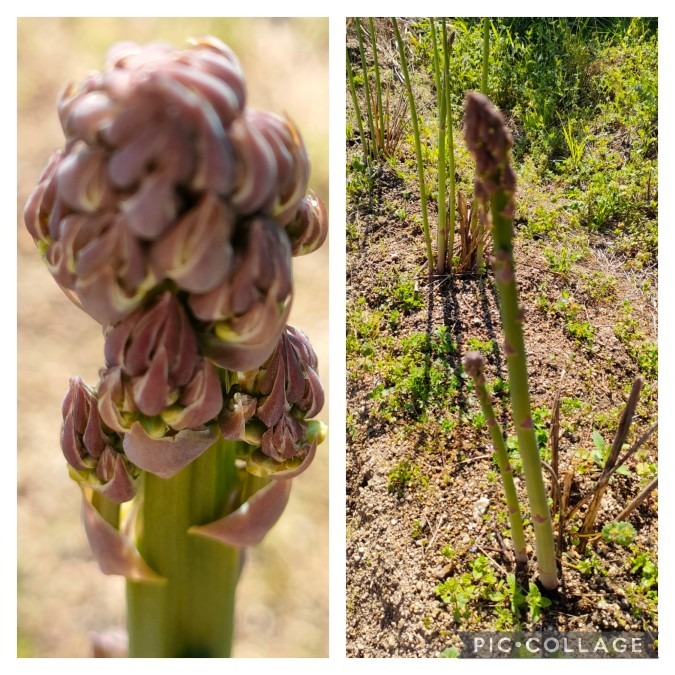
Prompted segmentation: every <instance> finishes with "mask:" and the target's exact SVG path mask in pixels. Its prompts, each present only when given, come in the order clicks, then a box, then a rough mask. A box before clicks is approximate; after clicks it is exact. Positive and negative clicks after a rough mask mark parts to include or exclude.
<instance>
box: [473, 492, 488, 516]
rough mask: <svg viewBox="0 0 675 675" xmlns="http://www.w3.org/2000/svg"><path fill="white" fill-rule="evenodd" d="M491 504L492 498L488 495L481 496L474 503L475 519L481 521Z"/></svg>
mask: <svg viewBox="0 0 675 675" xmlns="http://www.w3.org/2000/svg"><path fill="white" fill-rule="evenodd" d="M488 506H490V500H489V499H488V498H487V497H481V498H480V499H478V500H476V501H475V502H474V503H473V519H474V520H476V521H478V522H480V519H481V518H482V516H483V514H484V513H485V512H486V511H487V508H488Z"/></svg>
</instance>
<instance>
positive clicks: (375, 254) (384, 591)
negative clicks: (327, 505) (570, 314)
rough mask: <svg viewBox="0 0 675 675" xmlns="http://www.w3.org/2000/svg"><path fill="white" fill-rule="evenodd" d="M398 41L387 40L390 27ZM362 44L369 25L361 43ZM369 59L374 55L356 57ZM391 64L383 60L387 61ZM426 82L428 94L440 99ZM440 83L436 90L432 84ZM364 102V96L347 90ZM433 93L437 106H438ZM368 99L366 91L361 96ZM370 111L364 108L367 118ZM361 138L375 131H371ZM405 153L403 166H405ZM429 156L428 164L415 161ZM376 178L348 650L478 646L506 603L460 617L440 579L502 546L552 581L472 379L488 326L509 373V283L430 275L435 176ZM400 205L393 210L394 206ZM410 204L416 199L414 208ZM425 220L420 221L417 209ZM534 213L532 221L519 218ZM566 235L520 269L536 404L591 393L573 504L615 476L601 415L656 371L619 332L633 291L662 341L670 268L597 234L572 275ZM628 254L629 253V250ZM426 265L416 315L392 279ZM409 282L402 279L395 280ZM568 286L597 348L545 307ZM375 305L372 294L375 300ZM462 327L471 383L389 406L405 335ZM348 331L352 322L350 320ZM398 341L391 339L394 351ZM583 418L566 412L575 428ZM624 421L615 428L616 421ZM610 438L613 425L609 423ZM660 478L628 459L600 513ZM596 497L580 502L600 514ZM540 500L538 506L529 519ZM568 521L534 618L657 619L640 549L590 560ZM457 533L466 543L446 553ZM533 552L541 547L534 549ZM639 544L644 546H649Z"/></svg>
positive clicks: (353, 448)
mask: <svg viewBox="0 0 675 675" xmlns="http://www.w3.org/2000/svg"><path fill="white" fill-rule="evenodd" d="M383 42H385V40H383ZM348 44H351V46H352V51H354V50H355V49H356V50H357V47H356V45H355V41H354V39H353V36H351V37H350V38H349V40H348ZM353 56H354V58H353V60H352V62H353V63H356V62H357V59H358V51H356V52H355V54H353ZM380 66H381V67H383V66H382V60H381V63H380ZM431 91H432V90H431V86H430V84H429V86H428V88H427V93H426V95H425V94H424V93H420V96H421V99H420V101H419V105H420V107H424V106H425V104H428V101H429V99H430V97H431V95H432V94H431ZM425 96H426V97H427V98H425ZM347 97H348V100H349V105H348V108H350V106H351V98H350V97H349V91H348V90H347ZM425 101H426V103H425ZM362 103H363V102H362ZM353 115H354V113H353V110H351V108H350V109H349V111H348V119H353ZM354 136H355V138H358V134H357V133H356V131H355V132H354ZM353 157H361V146H360V143H359V142H358V141H356V140H355V141H351V142H348V145H347V165H348V166H349V165H350V162H351V160H352V158H353ZM413 158H414V150H413V149H412V148H410V147H406V148H405V149H404V150H403V151H402V152H401V153H400V155H399V156H398V157H397V162H398V165H399V166H403V165H404V164H405V162H406V161H408V163H410V161H411V160H412V161H414V160H413ZM396 165H397V163H396V162H394V167H395V166H396ZM413 166H414V165H413ZM379 171H380V172H381V173H380V176H379V178H378V179H376V181H375V185H376V187H375V188H374V190H373V193H371V195H370V196H368V195H363V194H362V195H361V198H360V199H359V198H358V197H352V198H348V202H347V223H348V232H349V233H350V236H349V237H348V251H347V313H348V316H349V314H350V311H353V310H354V308H355V307H357V306H358V307H361V308H364V311H369V310H370V311H375V310H377V311H383V310H384V311H385V318H384V319H383V320H382V321H381V323H380V324H379V326H378V327H377V331H378V339H377V345H378V347H376V349H380V350H381V351H379V352H376V353H375V354H373V355H370V354H369V356H368V357H363V358H362V357H360V356H359V355H358V354H348V369H347V370H348V372H347V402H348V403H347V411H348V416H349V417H348V419H349V423H350V426H349V427H348V436H347V545H346V552H347V598H346V603H347V655H348V656H349V657H437V656H439V654H440V653H441V652H443V650H445V649H447V648H448V647H453V646H454V647H461V643H460V641H459V639H458V637H457V633H458V631H462V630H471V631H477V630H495V626H496V616H495V612H494V611H493V609H494V606H495V604H496V603H491V602H489V601H483V602H478V603H474V604H473V605H472V609H471V611H470V612H467V614H466V615H464V616H460V617H458V616H456V615H455V613H454V612H453V608H452V607H451V606H450V605H448V604H444V603H443V602H442V600H441V599H440V598H439V597H438V596H437V594H436V587H437V586H438V585H439V584H440V583H442V582H443V581H444V580H446V579H449V578H451V577H458V576H459V575H461V574H462V573H465V572H469V571H470V570H471V567H470V565H471V562H472V561H473V560H474V559H475V558H476V556H478V555H483V556H487V557H488V558H489V559H490V561H491V566H492V568H493V572H494V573H495V574H496V575H497V577H498V578H500V579H504V578H505V577H506V575H507V574H508V573H510V572H514V573H516V574H517V578H518V581H519V582H520V584H521V586H523V587H524V588H525V589H526V590H527V588H528V583H529V582H530V581H535V580H536V569H535V565H534V562H533V560H532V559H533V555H531V556H530V558H531V560H530V568H529V569H528V570H522V569H519V570H517V569H516V567H515V564H514V561H513V556H512V552H511V548H510V541H509V540H508V537H507V536H502V535H503V532H504V530H505V529H506V527H507V524H505V521H504V514H505V503H504V497H503V491H502V488H501V482H500V480H499V478H498V474H497V477H496V478H495V472H496V466H495V464H494V463H493V460H492V456H491V451H490V449H489V447H488V444H489V437H488V433H487V430H486V428H485V427H484V426H482V425H480V424H479V425H474V424H472V423H471V422H470V421H469V420H470V413H471V411H472V410H473V411H474V412H475V411H476V410H477V409H478V403H477V401H476V399H475V397H474V396H473V395H472V393H471V391H470V388H469V387H468V386H467V383H466V380H465V379H464V378H463V377H462V369H461V357H462V355H463V354H464V353H465V352H466V351H467V341H468V340H469V339H471V338H473V339H476V338H477V339H480V340H482V341H488V340H493V343H492V344H493V345H494V347H493V349H492V350H491V351H490V353H489V355H488V363H489V368H488V372H487V379H488V382H489V381H494V379H495V378H496V377H501V378H503V379H504V380H506V379H507V374H506V364H505V360H504V357H503V353H502V351H501V344H502V334H501V328H500V318H499V309H498V305H497V299H496V298H497V296H496V289H495V285H494V280H493V276H492V273H491V271H489V270H488V272H487V273H486V274H485V275H484V276H477V275H476V274H474V273H467V274H462V275H453V276H448V275H444V276H433V277H431V278H429V276H428V271H427V267H426V250H425V245H424V235H423V231H422V227H421V226H420V225H418V224H417V222H419V213H420V204H419V197H418V189H417V188H416V187H415V186H414V185H413V186H411V185H404V183H403V181H402V180H401V179H400V178H399V177H398V176H397V174H396V171H395V170H394V168H392V166H390V165H387V164H384V165H383V166H382V167H381V168H380V169H379ZM384 204H386V209H384V208H382V205H384ZM430 209H431V211H430V222H431V223H435V222H436V220H435V219H436V213H435V210H434V209H435V204H433V203H432V204H431V206H430ZM394 213H405V214H406V217H405V218H403V219H401V218H399V217H395V216H394V215H393V214H394ZM416 216H417V218H416ZM526 224H527V222H526V220H525V219H524V218H522V217H521V218H520V223H519V228H520V230H522V229H523V226H525V225H526ZM545 243H546V245H550V243H549V242H542V241H535V240H533V239H530V238H527V237H525V236H520V235H517V239H516V247H515V260H516V276H517V280H518V288H519V294H520V302H521V305H522V306H523V307H524V310H525V317H526V318H525V341H526V345H527V361H528V368H529V373H530V389H531V397H532V404H533V408H538V407H545V408H547V409H548V410H549V411H550V410H551V409H552V407H553V402H554V398H555V396H556V394H557V393H559V394H560V396H561V397H569V398H575V399H580V400H581V401H583V402H584V403H585V404H586V406H585V408H584V409H583V410H582V411H581V412H571V413H569V412H568V415H567V418H566V419H565V416H563V419H562V426H561V435H560V470H559V475H560V476H561V477H562V476H563V475H564V474H565V473H566V472H567V471H568V470H571V469H573V468H574V469H575V474H574V480H573V483H572V489H571V495H570V501H569V505H570V506H573V505H574V504H575V503H577V502H578V501H579V499H580V498H581V496H582V495H584V494H586V493H587V492H589V491H590V490H591V489H592V487H593V486H594V484H595V481H596V480H597V478H598V476H599V469H598V467H596V466H595V465H593V463H592V462H590V463H589V462H582V461H580V459H579V451H582V450H592V449H593V442H592V438H591V434H592V431H593V420H597V419H598V416H600V415H602V413H610V412H612V413H613V414H614V415H616V414H617V413H616V411H617V410H620V409H622V407H623V405H624V404H625V401H626V398H627V394H626V390H627V388H628V389H629V388H630V385H631V383H632V381H633V379H634V378H635V377H636V376H638V375H639V372H638V369H637V366H636V364H635V363H634V362H633V360H632V359H631V358H630V356H629V354H628V353H627V351H626V347H625V345H624V344H623V343H622V342H621V341H620V340H619V339H618V338H617V336H616V334H615V330H614V326H615V324H616V323H617V321H618V320H619V318H620V317H619V305H620V302H619V300H621V299H626V298H627V299H630V301H631V303H632V305H633V307H634V311H635V314H636V316H637V317H639V327H640V330H641V331H642V332H643V333H644V335H645V337H646V339H649V340H654V341H655V340H656V316H657V311H656V302H655V297H656V295H655V293H656V290H655V289H656V274H655V270H651V271H646V272H645V271H643V272H641V273H639V274H638V273H635V272H633V271H631V270H630V265H629V264H626V263H627V261H625V260H621V259H619V258H613V257H612V254H611V253H610V250H611V249H610V247H609V243H610V241H609V238H608V237H607V236H603V235H597V236H594V237H592V238H591V240H590V254H587V255H586V256H585V257H584V258H583V260H581V261H579V262H578V263H576V264H575V265H574V267H573V269H572V271H571V273H569V274H567V275H561V274H556V273H554V272H552V271H551V269H550V265H549V264H548V262H547V260H546V258H545V257H544V255H543V253H542V251H543V247H544V244H545ZM628 262H629V261H628ZM595 271H602V272H604V273H605V274H610V275H611V276H612V277H613V278H614V280H615V282H616V298H617V299H618V300H617V301H616V302H611V303H607V302H600V301H593V300H592V299H591V298H589V297H588V296H587V295H585V294H584V290H583V288H582V284H581V279H582V278H583V275H584V274H592V273H593V272H595ZM646 277H649V279H651V281H652V282H653V284H654V285H653V287H652V290H651V291H649V292H645V291H643V290H642V289H643V288H644V287H645V286H644V283H643V282H644V280H645V278H646ZM403 278H412V279H414V284H415V289H416V291H417V292H418V294H419V297H420V298H421V299H422V300H423V306H422V307H421V308H419V309H413V310H410V311H400V313H399V314H398V315H397V317H396V320H391V321H390V320H388V319H387V312H390V311H392V308H393V306H394V305H393V302H392V300H391V298H390V297H387V296H386V294H384V295H383V292H382V285H383V279H384V280H386V279H389V280H392V279H393V280H396V279H403ZM391 283H393V282H391ZM563 289H565V290H566V291H568V292H569V293H570V294H571V296H572V297H574V298H575V299H576V300H577V302H581V303H582V305H583V307H584V319H585V320H587V321H588V322H589V323H590V324H591V325H592V326H593V327H594V328H595V329H596V333H595V337H594V339H593V341H592V345H589V346H584V344H582V343H580V342H579V341H578V340H575V339H573V338H572V337H571V336H570V334H569V333H568V332H567V331H566V329H565V326H564V322H563V321H562V320H561V319H560V318H558V317H556V315H555V314H554V313H552V312H550V311H546V310H545V309H543V308H542V302H541V297H542V296H544V297H546V298H548V299H549V300H550V301H553V300H554V299H556V298H560V295H561V290H563ZM359 303H361V304H359ZM439 327H446V330H447V334H448V335H449V336H451V338H452V340H453V341H454V342H455V343H456V345H457V349H456V351H454V352H453V353H451V354H449V355H448V356H447V358H446V361H445V363H444V365H443V368H445V370H446V372H447V373H449V374H454V375H456V376H457V378H458V381H459V383H460V384H459V387H458V389H457V391H456V392H455V393H454V394H451V395H449V397H448V400H447V401H446V403H445V408H444V409H443V408H442V407H437V408H435V409H431V411H427V413H426V422H425V423H424V424H421V423H418V420H419V418H420V417H421V416H422V415H424V414H425V411H424V409H418V410H416V411H412V412H411V411H410V410H400V411H398V412H394V413H393V414H389V415H387V414H384V413H383V410H382V406H381V402H380V401H379V400H378V398H377V396H374V395H373V392H374V390H376V389H377V388H378V385H382V379H381V378H382V376H381V373H379V372H378V366H377V365H375V366H373V364H378V363H381V362H383V361H386V359H388V358H389V359H391V358H396V357H397V356H398V355H400V344H401V342H402V341H403V340H405V339H406V338H407V337H409V336H410V335H412V334H413V333H420V332H422V333H426V334H427V335H428V336H429V339H431V336H432V335H433V334H434V331H437V329H438V328H439ZM348 330H350V327H349V326H348ZM387 350H389V351H387ZM425 360H426V365H427V367H428V369H427V373H428V375H431V371H432V370H433V369H434V368H438V364H430V363H429V359H428V355H427V354H424V353H420V354H419V363H424V362H425ZM656 397H657V384H656V382H655V381H654V380H647V382H646V384H645V387H644V388H643V391H642V395H641V399H640V403H639V405H638V409H637V413H636V415H635V418H634V421H633V425H632V428H631V433H630V435H629V437H628V442H629V443H633V442H634V441H635V440H636V439H637V438H639V436H640V434H642V433H643V432H644V431H645V430H646V429H647V428H648V427H649V426H650V424H651V423H652V422H653V421H654V420H655V416H656ZM495 405H496V409H497V411H498V416H499V417H500V422H501V424H502V427H503V428H505V431H506V432H507V433H508V434H512V433H513V431H512V427H511V426H510V420H509V417H508V396H504V395H501V396H497V397H496V400H495ZM455 407H456V409H459V410H462V411H463V414H462V415H459V416H457V418H456V425H455V426H454V428H453V429H452V430H450V431H447V430H444V427H443V426H442V425H441V424H440V418H441V417H442V416H443V414H444V413H446V412H447V411H448V410H450V409H455ZM566 423H567V424H566ZM614 428H615V427H614ZM606 436H607V437H608V442H609V443H611V440H612V437H611V435H609V434H606ZM656 447H657V439H656V434H652V436H651V437H650V438H649V440H648V441H647V442H646V444H645V445H644V446H643V449H644V450H645V452H646V453H647V454H648V456H649V459H650V461H656V452H657V450H656ZM402 462H408V463H409V465H410V466H415V467H417V468H418V469H419V472H418V473H417V474H413V476H412V478H411V479H410V480H409V482H408V483H407V484H406V485H405V487H404V489H398V490H397V489H392V478H391V476H392V472H393V471H394V470H395V468H396V467H397V466H400V464H401V463H402ZM516 484H517V488H518V492H519V496H520V502H521V504H526V503H527V499H526V495H525V491H524V484H523V481H522V479H521V478H520V474H519V473H518V472H516ZM642 486H644V481H641V480H640V478H639V477H638V475H637V473H636V470H635V460H634V459H633V460H630V461H629V462H628V472H627V475H625V476H624V475H616V476H615V477H614V478H613V480H612V482H611V483H610V486H609V489H608V491H607V492H606V494H605V496H604V499H603V501H602V507H601V510H600V513H599V515H598V520H597V524H598V525H599V527H601V526H602V525H603V524H604V523H606V522H608V521H610V520H611V519H612V518H613V517H615V516H616V515H617V514H618V513H619V512H620V511H621V509H622V508H623V507H624V506H625V505H626V503H627V502H628V501H630V499H631V498H633V497H634V496H635V495H637V494H638V492H639V491H640V489H641V487H642ZM656 502H657V493H656V492H653V493H652V494H651V496H650V497H649V498H648V499H647V500H646V501H645V502H644V503H643V504H642V505H641V506H640V507H638V508H637V509H636V510H635V511H633V513H632V514H631V516H630V518H629V519H630V521H631V523H632V524H633V525H634V526H635V528H636V530H637V538H636V540H635V542H634V545H635V546H636V547H637V549H639V550H641V551H648V552H650V554H651V555H653V557H654V559H656V554H657V504H656ZM583 512H584V510H583V509H582V510H581V513H582V514H583ZM527 513H528V511H527V509H525V516H527ZM568 528H569V523H568V525H567V526H566V537H565V542H564V550H565V552H566V555H565V556H564V558H563V560H564V564H563V567H562V584H561V586H560V588H559V590H558V591H555V592H550V593H547V592H544V594H545V595H547V596H548V597H549V599H550V600H551V606H550V607H548V608H546V609H544V610H543V611H542V615H541V619H540V620H539V621H537V622H532V621H530V619H529V618H528V616H527V615H525V614H523V615H522V616H521V622H520V626H521V628H523V629H525V630H528V629H529V630H533V629H537V630H564V631H571V630H584V631H589V630H598V631H611V630H640V631H642V630H645V631H655V630H657V623H656V618H655V616H654V615H653V614H651V613H649V612H642V611H641V610H640V608H639V607H638V606H636V604H635V603H634V602H630V601H629V600H628V599H627V593H626V589H627V588H628V587H629V585H630V584H635V583H636V582H637V583H639V578H638V577H636V575H635V574H634V573H633V572H632V571H631V565H630V562H629V558H630V555H631V554H630V553H629V552H628V550H627V549H626V548H623V547H621V546H618V545H616V544H612V543H605V542H604V541H603V540H602V539H599V540H595V541H594V543H593V544H591V545H590V546H589V548H588V549H587V551H586V553H585V554H584V556H580V555H579V554H578V553H576V552H575V550H574V546H573V545H572V542H571V538H570V536H569V529H568ZM526 533H527V536H528V541H529V545H530V547H531V548H532V547H533V546H534V542H533V538H532V533H531V528H529V527H528V528H527V529H526ZM445 547H451V548H452V549H453V550H454V555H452V556H451V557H450V558H448V557H447V556H444V555H443V554H442V550H443V549H444V548H445ZM531 548H530V550H531ZM637 549H636V550H637ZM590 553H593V554H595V555H596V556H597V558H598V559H599V567H598V568H597V569H596V570H595V571H592V572H591V573H586V574H583V573H582V572H581V571H580V570H579V569H576V568H575V567H572V565H578V562H579V561H580V560H582V559H586V558H588V557H589V555H590Z"/></svg>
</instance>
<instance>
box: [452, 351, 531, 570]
mask: <svg viewBox="0 0 675 675" xmlns="http://www.w3.org/2000/svg"><path fill="white" fill-rule="evenodd" d="M462 363H463V365H464V370H465V371H466V373H467V374H468V375H469V377H471V379H472V380H473V383H474V385H475V387H476V394H477V395H478V400H479V401H480V406H481V410H482V411H483V416H484V417H485V424H486V425H487V427H488V429H489V430H490V436H491V438H492V447H493V448H494V456H495V458H496V459H497V464H498V465H499V472H500V473H501V476H502V485H503V486H504V496H505V498H506V505H507V507H508V510H509V519H510V522H511V538H512V539H513V549H514V551H515V555H516V561H517V562H519V563H526V562H527V548H526V545H525V533H524V532H523V518H522V515H521V513H520V504H519V503H518V493H517V492H516V486H515V483H514V482H513V469H512V468H511V463H510V462H509V456H508V453H507V451H506V444H505V443H504V436H503V434H502V429H501V427H500V425H499V422H497V417H496V415H495V412H494V408H493V407H492V401H490V395H489V394H488V391H487V389H486V387H485V375H484V369H485V357H484V356H483V355H482V354H481V353H480V352H468V353H467V354H466V355H465V356H464V359H463V361H462Z"/></svg>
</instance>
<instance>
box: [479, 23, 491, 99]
mask: <svg viewBox="0 0 675 675" xmlns="http://www.w3.org/2000/svg"><path fill="white" fill-rule="evenodd" d="M489 62H490V19H489V18H488V17H487V16H486V17H485V18H484V19H483V77H482V79H481V83H480V92H481V94H483V95H484V96H487V95H488V94H487V85H488V64H489Z"/></svg>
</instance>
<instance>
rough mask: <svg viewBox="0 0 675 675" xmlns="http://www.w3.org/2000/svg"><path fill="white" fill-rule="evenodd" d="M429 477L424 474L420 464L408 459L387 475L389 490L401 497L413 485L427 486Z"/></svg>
mask: <svg viewBox="0 0 675 675" xmlns="http://www.w3.org/2000/svg"><path fill="white" fill-rule="evenodd" d="M428 483H429V479H428V478H427V477H426V476H424V475H423V473H422V470H421V469H420V467H419V466H417V465H415V464H412V463H411V462H408V461H403V462H399V463H398V464H397V465H396V466H395V467H394V468H393V469H392V470H391V471H390V472H389V475H388V476H387V492H390V493H393V494H395V495H396V496H397V497H398V498H399V499H400V498H401V497H403V494H404V492H405V491H406V489H408V488H409V487H410V486H412V485H419V486H426V485H428Z"/></svg>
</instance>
